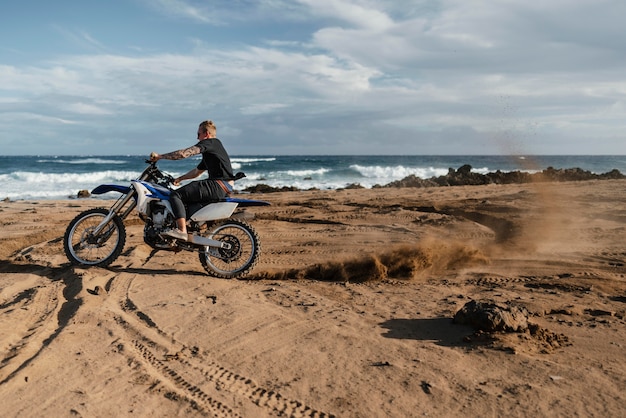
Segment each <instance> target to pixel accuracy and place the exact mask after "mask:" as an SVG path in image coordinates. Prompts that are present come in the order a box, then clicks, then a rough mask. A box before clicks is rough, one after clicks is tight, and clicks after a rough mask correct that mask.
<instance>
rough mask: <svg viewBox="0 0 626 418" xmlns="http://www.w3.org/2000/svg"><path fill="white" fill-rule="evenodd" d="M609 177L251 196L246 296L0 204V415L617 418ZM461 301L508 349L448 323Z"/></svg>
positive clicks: (621, 211) (621, 356) (47, 207)
mask: <svg viewBox="0 0 626 418" xmlns="http://www.w3.org/2000/svg"><path fill="white" fill-rule="evenodd" d="M625 198H626V181H625V180H594V181H584V182H565V183H541V184H509V185H495V184H492V185H484V186H455V187H438V188H428V189H416V188H384V189H373V190H364V189H351V190H341V191H301V192H284V193H271V194H267V195H264V196H263V199H265V200H268V201H271V202H272V206H270V207H260V208H255V209H254V212H255V213H256V219H255V220H253V221H252V222H251V223H252V224H253V225H254V227H255V228H256V229H257V231H258V233H259V236H260V237H261V241H262V255H261V261H260V262H259V264H258V265H257V267H256V269H255V270H254V271H253V273H252V274H251V275H250V276H249V277H248V279H247V280H223V279H216V278H211V277H209V276H207V275H206V274H205V273H204V270H203V269H202V267H201V265H200V263H199V261H198V257H197V256H196V255H195V254H190V253H179V254H173V253H165V252H163V253H157V254H156V255H154V257H152V258H150V259H149V256H150V249H149V248H148V247H147V246H146V245H145V244H143V241H142V236H141V234H142V224H141V223H140V222H139V221H138V220H137V219H129V220H128V221H127V222H126V225H127V232H128V234H129V236H128V240H127V244H126V247H125V250H124V252H123V254H122V256H120V258H119V259H118V260H117V261H115V262H114V263H113V264H112V265H111V266H110V268H108V269H102V268H80V267H71V266H70V265H69V263H68V262H67V259H66V258H65V256H64V254H63V248H62V242H61V236H62V234H63V232H64V230H65V227H66V226H67V224H68V223H69V221H70V220H71V219H72V218H73V217H74V216H75V215H76V214H78V213H79V212H80V211H82V210H85V209H87V208H92V207H101V206H108V205H109V204H110V202H108V201H101V200H95V199H85V200H66V201H36V202H29V201H18V202H1V203H0V225H1V231H2V236H1V237H0V277H1V278H0V313H1V315H0V355H1V360H0V398H1V399H2V400H3V402H2V406H0V410H1V411H2V414H1V415H2V416H7V417H18V416H19V417H25V416H32V417H35V416H43V415H44V414H45V415H49V416H83V417H91V416H98V417H109V416H110V417H119V416H131V415H132V416H216V417H234V416H242V417H263V416H294V417H329V416H337V417H376V416H380V417H383V416H395V417H400V416H440V417H444V416H445V417H447V416H616V417H617V416H623V414H624V405H626V372H625V371H624V367H623V365H624V363H625V360H626V354H625V350H624V348H625V347H626V327H625V325H626V267H625V263H626V247H625V246H624V236H625V228H626V209H625V207H624V201H625ZM470 301H479V302H485V303H487V302H489V303H494V304H500V305H502V306H514V307H516V308H520V309H523V310H524V311H525V312H527V313H528V322H529V323H530V324H531V325H532V326H531V328H530V329H529V330H527V331H525V332H496V333H488V332H480V331H477V330H476V329H473V328H472V327H470V326H467V325H459V324H456V323H453V321H452V318H453V317H454V316H455V314H456V313H457V312H458V311H459V310H460V309H461V308H463V307H464V306H465V305H466V304H467V303H468V302H470Z"/></svg>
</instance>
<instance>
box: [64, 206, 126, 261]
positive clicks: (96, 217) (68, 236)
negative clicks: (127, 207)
mask: <svg viewBox="0 0 626 418" xmlns="http://www.w3.org/2000/svg"><path fill="white" fill-rule="evenodd" d="M108 214H109V209H105V208H96V209H89V210H86V211H84V212H81V213H80V214H79V215H78V216H76V217H75V218H74V219H73V220H72V222H70V224H69V225H68V227H67V229H66V231H65V235H64V237H63V249H64V250H65V255H66V256H67V258H68V260H70V263H72V264H73V265H86V266H100V267H104V266H108V265H109V264H111V263H112V262H113V261H114V260H115V259H116V258H117V257H119V255H120V254H121V253H122V250H123V249H124V244H125V243H126V228H125V227H124V222H123V221H122V219H120V217H119V216H114V217H113V219H111V222H109V224H108V225H107V226H106V227H105V228H104V230H102V231H101V232H100V233H99V234H98V235H93V231H94V229H95V228H96V227H97V226H98V225H100V223H101V222H102V221H103V220H104V218H105V217H106V216H107V215H108Z"/></svg>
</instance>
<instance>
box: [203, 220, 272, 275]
mask: <svg viewBox="0 0 626 418" xmlns="http://www.w3.org/2000/svg"><path fill="white" fill-rule="evenodd" d="M203 236H205V237H207V238H211V239H214V240H216V241H221V242H224V243H227V244H229V248H228V249H226V248H207V249H206V251H200V263H201V264H202V267H204V270H206V272H207V273H209V274H210V275H211V276H214V277H220V278H223V279H234V278H239V277H243V276H245V275H246V274H248V273H249V272H250V271H252V269H253V268H254V266H255V265H256V264H257V262H258V261H259V253H260V250H261V244H260V241H259V236H258V235H257V233H256V231H255V230H254V229H253V228H252V226H250V225H249V224H248V223H246V222H244V221H241V220H237V219H229V220H227V221H226V222H224V223H221V224H219V225H217V226H214V227H212V228H210V230H209V232H208V233H206V234H203Z"/></svg>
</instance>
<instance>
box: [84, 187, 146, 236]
mask: <svg viewBox="0 0 626 418" xmlns="http://www.w3.org/2000/svg"><path fill="white" fill-rule="evenodd" d="M133 196H134V193H128V194H126V195H125V196H122V197H120V198H119V199H118V200H117V202H116V203H115V204H114V205H113V206H112V207H111V209H109V214H108V215H107V216H105V217H104V219H103V220H102V222H100V224H99V225H98V226H97V227H96V228H95V229H94V230H93V235H96V236H97V235H99V234H100V233H101V232H102V231H103V230H104V229H105V228H106V227H107V226H108V225H109V224H110V223H111V220H112V219H113V217H115V216H119V217H120V218H121V219H122V220H124V219H126V217H127V216H128V215H129V214H130V212H131V211H132V210H133V209H135V207H136V206H137V201H136V200H135V201H133V202H131V204H130V206H128V207H127V208H126V209H124V211H122V209H123V208H124V206H126V204H127V203H128V202H129V201H130V200H131V199H132V198H133Z"/></svg>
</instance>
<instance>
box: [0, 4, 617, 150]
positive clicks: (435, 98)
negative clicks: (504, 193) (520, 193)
mask: <svg viewBox="0 0 626 418" xmlns="http://www.w3.org/2000/svg"><path fill="white" fill-rule="evenodd" d="M600 3H602V4H601V5H600V6H602V7H600V6H598V7H595V6H594V5H597V4H598V2H591V1H582V0H581V1H574V2H572V1H564V0H555V1H553V2H542V3H528V2H517V1H511V0H501V1H489V2H487V1H476V2H466V1H456V0H455V1H453V0H442V1H434V0H424V1H416V2H397V1H392V0H378V1H375V0H360V1H357V0H354V1H347V0H316V1H313V0H298V1H296V2H293V1H286V0H285V1H282V0H266V1H225V0H224V1H217V2H210V3H207V2H200V1H182V0H159V1H158V2H150V3H149V6H148V3H144V4H145V5H146V7H150V8H151V9H150V10H154V9H153V8H155V9H156V10H159V12H160V13H162V14H163V16H166V17H168V18H169V19H172V20H183V21H188V22H193V23H196V24H200V25H206V26H207V27H214V26H216V25H221V26H220V28H221V27H224V26H231V27H233V29H237V28H241V30H242V31H244V30H248V29H249V28H250V27H253V28H255V30H259V31H260V32H259V36H257V41H256V42H247V43H241V42H239V43H232V42H227V43H226V45H222V44H221V43H220V42H216V41H215V40H214V37H215V34H219V33H221V29H220V28H217V29H216V31H217V32H215V31H211V32H210V33H209V34H207V35H206V36H204V35H202V31H197V30H196V31H195V32H193V35H190V34H185V35H183V38H184V39H185V42H184V43H182V44H181V45H184V47H183V46H179V47H178V48H177V49H169V50H168V49H162V50H156V51H155V50H154V49H151V48H135V49H134V50H133V52H132V53H129V52H125V53H122V52H119V51H120V48H119V47H118V48H113V47H112V46H111V45H107V43H106V42H105V41H103V40H102V39H101V37H98V39H99V40H96V37H95V36H93V35H91V34H89V33H86V32H78V31H77V32H67V34H69V35H68V36H70V35H73V36H74V37H75V40H76V42H78V40H81V41H83V42H85V43H86V44H88V45H91V46H92V49H91V50H90V51H93V52H91V53H90V54H82V55H70V56H57V57H56V58H55V59H54V60H50V61H45V62H44V61H40V62H34V63H31V64H29V65H27V66H23V65H17V64H15V65H0V78H1V79H2V80H3V85H2V86H0V112H6V113H0V115H2V114H4V117H2V119H1V120H2V121H3V124H4V128H3V129H4V130H5V131H10V130H11V126H12V124H13V122H12V121H11V117H9V116H7V115H16V114H19V115H21V116H20V118H18V119H20V121H21V122H23V121H25V120H26V119H30V120H33V118H38V120H39V121H40V122H44V121H47V122H49V123H50V126H51V129H52V130H55V131H56V132H57V135H58V136H59V137H68V136H78V137H85V138H90V139H89V140H86V141H85V144H89V146H91V145H90V144H92V143H103V142H105V141H113V142H114V143H115V141H117V143H118V144H119V145H120V147H123V148H120V149H119V152H122V153H133V152H143V150H145V149H146V147H148V146H150V147H152V146H155V147H156V146H158V147H160V148H159V149H161V148H162V149H161V151H164V150H170V148H171V149H173V148H175V147H182V146H185V145H187V144H186V143H185V142H181V141H183V140H182V139H181V131H182V130H188V131H189V132H191V133H193V132H192V131H194V129H195V124H197V122H198V121H199V120H203V119H206V118H207V117H211V118H212V119H214V120H215V121H216V122H217V123H218V127H219V133H220V135H222V134H224V135H228V136H229V137H230V139H231V145H232V147H233V150H232V151H231V152H233V153H265V154H272V153H347V154H349V153H403V154H406V153H435V154H437V153H439V154H463V153H492V152H491V151H492V150H496V151H493V152H500V151H497V150H498V149H502V150H505V149H511V148H516V149H518V148H519V147H522V148H525V149H527V151H526V152H538V153H542V152H551V153H554V152H556V153H567V152H574V151H575V152H578V153H597V152H600V153H616V152H619V151H621V152H626V149H624V148H625V147H624V146H623V145H622V142H620V141H619V139H617V138H619V135H617V134H616V132H623V131H624V128H625V127H626V126H625V122H624V121H623V117H622V115H623V109H624V104H625V101H626V83H625V82H623V70H622V69H623V68H624V64H626V63H625V62H624V60H625V57H624V56H623V53H622V51H623V49H624V48H623V47H624V46H625V45H624V42H626V41H624V39H626V38H625V37H624V36H622V35H623V34H624V33H623V32H624V30H623V29H622V26H621V22H620V19H619V13H618V12H623V11H626V6H623V5H622V3H620V2H613V1H608V0H603V1H600ZM625 4H626V3H625ZM281 8H286V13H284V14H280V13H279V11H280V10H282V9H281ZM209 17H210V18H209ZM267 21H271V22H273V23H272V24H277V25H285V27H288V28H289V30H292V31H297V36H295V35H294V37H293V38H289V37H284V35H282V32H280V31H279V30H268V29H267V27H265V26H262V25H265V24H266V22H267ZM260 25H261V26H260ZM165 27H167V25H165ZM176 27H178V26H176ZM305 29H306V30H308V31H309V32H306V35H307V36H306V37H305V38H304V40H302V39H299V37H300V36H301V34H302V31H303V30H305ZM164 30H165V29H164ZM175 35H176V34H175V32H168V36H175ZM278 35H280V38H279V37H278ZM251 38H252V37H249V39H251ZM181 39H182V38H181ZM190 39H192V40H193V42H192V43H189V40H190ZM133 44H135V41H133ZM183 48H187V49H183ZM115 51H118V52H115ZM137 51H139V52H137ZM145 51H154V52H145ZM11 112H17V113H11ZM55 121H57V122H59V121H70V122H71V123H55ZM59 126H60V128H57V127H59ZM57 129H58V130H57ZM16 131H19V129H16ZM24 135H26V133H24ZM182 137H183V138H189V139H190V140H193V135H192V134H189V135H187V132H186V131H185V135H182ZM136 138H139V139H136ZM312 138H315V140H312ZM597 138H605V141H599V142H598V141H597ZM97 139H100V141H98V140H97ZM498 142H507V143H508V144H504V145H502V146H501V147H499V146H495V147H494V146H490V148H485V147H486V146H488V145H493V144H496V143H498ZM515 142H517V143H518V145H516V146H512V145H511V143H515ZM571 144H575V145H576V147H575V148H572V147H571V146H570V145H571ZM86 147H87V145H85V149H87V148H86ZM92 152H97V150H93V151H92ZM57 153H58V151H57Z"/></svg>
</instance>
